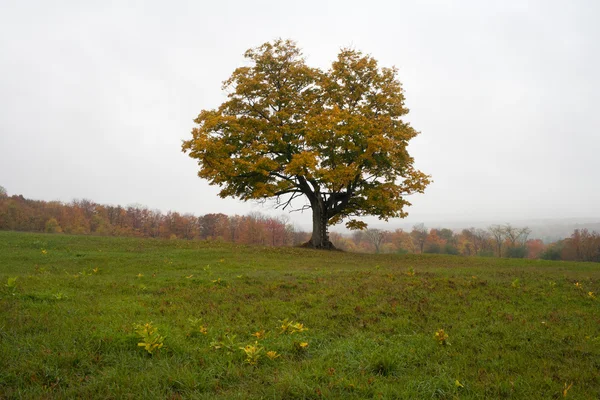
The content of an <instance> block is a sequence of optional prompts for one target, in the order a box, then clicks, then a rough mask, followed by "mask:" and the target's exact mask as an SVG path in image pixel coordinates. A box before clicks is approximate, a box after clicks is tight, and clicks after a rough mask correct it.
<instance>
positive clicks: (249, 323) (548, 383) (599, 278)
mask: <svg viewBox="0 0 600 400" xmlns="http://www.w3.org/2000/svg"><path fill="white" fill-rule="evenodd" d="M597 296H598V297H597ZM599 297H600V264H592V263H571V262H553V261H541V260H515V259H497V258H477V257H470V258H464V257H459V256H448V255H373V254H351V253H343V252H324V251H314V250H307V249H299V248H289V247H287V248H285V247H281V248H266V247H256V246H255V247H252V246H237V245H233V244H225V243H218V242H201V241H184V240H170V241H169V240H155V239H136V238H116V237H97V236H68V235H46V234H29V233H15V232H0V398H6V399H13V398H14V399H20V398H35V399H38V398H48V399H54V398H56V399H59V398H60V399H62V398H98V399H126V398H136V399H137V398H143V399H153V398H157V399H163V398H171V399H178V398H184V399H196V398H197V399H236V398H239V399H246V398H265V399H313V398H314V399H316V398H328V399H336V398H339V399H352V398H354V399H366V398H383V399H422V398H423V399H424V398H428V399H430V398H437V399H455V398H456V399H490V398H493V399H499V398H513V399H558V398H572V399H597V398H600V298H599Z"/></svg>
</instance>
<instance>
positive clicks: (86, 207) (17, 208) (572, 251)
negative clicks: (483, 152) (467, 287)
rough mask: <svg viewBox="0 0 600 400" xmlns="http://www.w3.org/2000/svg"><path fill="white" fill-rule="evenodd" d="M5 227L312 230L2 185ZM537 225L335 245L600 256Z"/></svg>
mask: <svg viewBox="0 0 600 400" xmlns="http://www.w3.org/2000/svg"><path fill="white" fill-rule="evenodd" d="M0 230H14V231H28V232H46V233H66V234H75V235H88V234H93V235H105V236H137V237H151V238H163V239H187V240H219V241H226V242H232V243H240V244H256V245H263V246H298V245H301V244H303V243H306V241H307V240H308V239H309V238H310V235H311V233H310V232H304V231H302V230H300V229H297V228H296V227H294V226H293V225H292V224H291V223H290V222H289V219H288V218H286V217H285V216H281V217H276V218H275V217H268V216H265V215H262V214H259V213H252V214H249V215H243V216H240V215H233V216H230V215H226V214H221V213H211V214H206V215H202V216H195V215H193V214H189V213H187V214H180V213H178V212H171V211H169V212H167V213H163V212H161V211H159V210H151V209H149V208H147V207H144V206H141V205H135V204H134V205H129V206H127V207H122V206H112V205H102V204H97V203H95V202H93V201H91V200H73V201H72V202H70V203H63V202H59V201H43V200H31V199H26V198H24V197H23V196H22V195H13V196H8V195H7V193H6V190H5V189H4V188H2V187H1V186H0ZM530 234H531V230H530V229H529V228H527V227H515V226H512V225H511V224H504V225H493V226H490V227H488V229H481V228H468V229H462V230H461V231H453V230H451V229H447V228H441V229H429V228H427V227H426V226H425V225H424V224H417V225H415V226H413V228H412V230H410V231H404V230H402V229H396V230H394V231H387V230H381V229H365V230H359V231H355V232H353V233H352V234H342V233H338V232H331V233H330V240H331V241H332V243H333V244H334V245H335V247H336V248H339V249H341V250H345V251H352V252H364V253H369V252H372V253H413V254H422V253H423V254H452V255H462V256H483V257H511V258H532V259H535V258H542V259H549V260H565V261H594V262H600V234H599V233H598V232H595V231H588V230H587V229H576V230H575V231H574V232H573V234H572V235H571V236H570V237H568V238H565V239H563V240H559V241H557V242H554V243H550V244H546V243H544V242H542V241H541V240H540V239H532V238H529V235H530Z"/></svg>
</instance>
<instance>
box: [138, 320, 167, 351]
mask: <svg viewBox="0 0 600 400" xmlns="http://www.w3.org/2000/svg"><path fill="white" fill-rule="evenodd" d="M133 327H134V330H135V332H136V333H137V334H138V336H139V337H140V339H141V342H139V343H138V346H139V347H143V348H144V350H146V351H147V352H148V353H149V354H154V352H156V351H158V350H160V349H161V348H162V347H163V341H164V340H165V338H164V337H163V336H161V335H160V334H159V333H158V330H157V329H156V328H155V327H154V326H152V322H148V323H146V324H143V325H142V324H135V325H134V326H133Z"/></svg>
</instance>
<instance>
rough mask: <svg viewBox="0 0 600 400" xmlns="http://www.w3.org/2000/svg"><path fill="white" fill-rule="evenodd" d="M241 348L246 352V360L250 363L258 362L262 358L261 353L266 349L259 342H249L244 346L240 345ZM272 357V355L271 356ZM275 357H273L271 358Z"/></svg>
mask: <svg viewBox="0 0 600 400" xmlns="http://www.w3.org/2000/svg"><path fill="white" fill-rule="evenodd" d="M240 350H242V351H243V352H244V354H246V362H247V363H248V364H250V365H256V364H258V359H259V358H260V353H262V351H263V350H264V348H263V347H262V346H259V344H258V342H254V344H248V345H246V346H244V347H240ZM269 358H271V357H269ZM271 359H273V358H271Z"/></svg>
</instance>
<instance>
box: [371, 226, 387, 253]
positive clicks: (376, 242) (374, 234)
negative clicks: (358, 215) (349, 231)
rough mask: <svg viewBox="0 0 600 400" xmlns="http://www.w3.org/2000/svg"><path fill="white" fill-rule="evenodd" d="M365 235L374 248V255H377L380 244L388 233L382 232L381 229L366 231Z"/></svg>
mask: <svg viewBox="0 0 600 400" xmlns="http://www.w3.org/2000/svg"><path fill="white" fill-rule="evenodd" d="M365 234H366V236H367V238H368V239H369V242H371V244H372V245H373V246H375V253H379V251H380V248H381V244H382V243H383V240H384V239H385V237H386V236H387V234H388V232H387V231H382V230H381V229H367V230H366V231H365Z"/></svg>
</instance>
